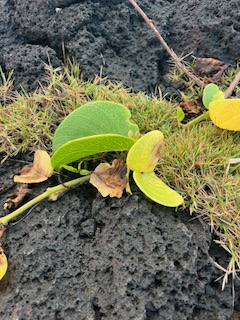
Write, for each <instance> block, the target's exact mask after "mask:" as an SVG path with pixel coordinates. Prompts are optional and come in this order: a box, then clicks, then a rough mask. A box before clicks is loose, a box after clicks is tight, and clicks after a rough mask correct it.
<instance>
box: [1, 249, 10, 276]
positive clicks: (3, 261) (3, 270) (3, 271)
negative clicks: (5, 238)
mask: <svg viewBox="0 0 240 320" xmlns="http://www.w3.org/2000/svg"><path fill="white" fill-rule="evenodd" d="M7 268H8V262H7V257H6V256H5V253H4V251H3V248H2V245H1V244H0V280H1V279H2V278H3V277H4V276H5V274H6V272H7Z"/></svg>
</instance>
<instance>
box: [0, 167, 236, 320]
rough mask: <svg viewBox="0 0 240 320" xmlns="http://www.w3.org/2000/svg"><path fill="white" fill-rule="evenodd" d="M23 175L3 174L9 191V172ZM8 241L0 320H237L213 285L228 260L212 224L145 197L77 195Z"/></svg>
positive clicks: (50, 207)
mask: <svg viewBox="0 0 240 320" xmlns="http://www.w3.org/2000/svg"><path fill="white" fill-rule="evenodd" d="M17 167H19V164H18V163H14V162H11V161H7V162H5V163H4V165H1V167H0V174H1V176H2V183H3V185H6V186H10V185H11V183H12V182H11V177H10V176H9V175H8V174H7V171H8V172H9V171H10V169H11V170H12V172H13V173H14V171H16V170H17ZM49 185H50V182H47V183H45V185H44V186H42V187H41V188H43V189H44V188H46V187H47V186H49ZM33 192H35V193H39V192H40V190H39V187H37V188H34V189H33ZM5 198H6V197H5V196H1V197H0V205H1V206H2V205H3V203H4V199H5ZM2 242H3V245H4V249H5V252H6V254H7V256H8V260H9V270H8V273H7V275H6V276H5V277H4V279H3V280H2V281H1V282H0V300H1V305H0V319H8V320H16V319H18V320H26V319H34V320H35V319H36V320H38V319H39V320H55V319H64V320H74V319H76V320H86V319H89V320H90V319H91V320H118V319H119V320H123V319H126V320H130V319H131V320H133V319H134V320H140V319H142V320H152V319H153V320H161V319H162V320H179V319H180V320H181V319H182V320H185V319H189V320H205V319H214V320H230V319H231V316H232V314H233V305H232V292H231V286H227V287H226V289H225V290H224V291H222V290H221V283H220V282H216V281H215V280H216V279H217V278H218V277H219V275H221V272H220V271H219V270H218V269H216V267H215V265H214V261H216V262H218V263H220V264H221V265H223V264H225V263H226V255H225V254H224V251H223V250H221V249H220V248H219V247H216V246H213V245H212V238H211V233H210V231H209V228H208V227H207V225H206V224H205V223H203V222H202V221H201V220H198V219H195V220H191V221H190V216H189V214H188V213H187V212H183V211H179V212H175V210H174V209H168V208H164V207H161V206H160V205H157V204H153V203H150V202H149V201H146V200H145V199H144V198H143V197H142V196H141V195H134V196H131V197H125V196H124V197H123V198H121V199H110V198H102V197H101V196H100V195H99V194H96V191H95V189H94V188H93V187H91V186H90V185H85V186H80V187H79V188H77V189H75V190H69V191H68V193H66V194H65V195H64V196H62V198H60V199H59V200H58V201H57V202H54V203H48V202H43V203H41V204H40V205H39V206H38V207H37V208H35V209H34V211H33V212H32V213H31V214H30V215H29V216H28V217H27V218H26V219H25V220H24V221H21V222H19V223H18V224H17V225H15V226H12V228H9V229H8V231H7V233H6V234H5V235H4V237H3V239H2ZM214 250H215V252H214ZM213 253H214V256H213V257H212V256H211V255H212V254H213Z"/></svg>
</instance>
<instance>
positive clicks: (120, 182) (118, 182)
mask: <svg viewBox="0 0 240 320" xmlns="http://www.w3.org/2000/svg"><path fill="white" fill-rule="evenodd" d="M126 174H127V168H126V165H125V162H124V161H123V160H121V159H115V160H113V163H112V165H110V164H109V163H100V164H99V165H98V166H97V168H96V169H95V170H94V172H93V173H92V174H91V177H90V181H89V182H90V183H91V184H92V185H93V186H94V187H96V188H97V189H98V191H99V192H100V193H101V195H102V196H103V197H107V196H108V195H109V196H110V197H111V198H112V197H117V198H121V197H122V193H123V190H124V188H125V186H126V183H127V177H126Z"/></svg>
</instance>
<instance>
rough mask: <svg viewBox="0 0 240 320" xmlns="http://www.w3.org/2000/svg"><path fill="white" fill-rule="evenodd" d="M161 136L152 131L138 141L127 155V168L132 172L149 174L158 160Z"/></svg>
mask: <svg viewBox="0 0 240 320" xmlns="http://www.w3.org/2000/svg"><path fill="white" fill-rule="evenodd" d="M163 139H164V137H163V134H162V132H161V131H159V130H153V131H150V132H148V133H147V134H145V135H144V136H142V137H141V138H140V139H138V140H137V141H136V142H135V144H134V145H133V146H132V148H131V149H130V150H129V152H128V155H127V166H128V167H129V168H130V169H131V170H132V171H138V172H151V171H153V170H154V168H155V166H156V164H157V163H158V160H159V155H160V149H161V146H162V145H163Z"/></svg>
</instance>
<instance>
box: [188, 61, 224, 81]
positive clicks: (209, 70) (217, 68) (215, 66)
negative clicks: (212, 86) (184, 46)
mask: <svg viewBox="0 0 240 320" xmlns="http://www.w3.org/2000/svg"><path fill="white" fill-rule="evenodd" d="M227 68H228V65H227V64H225V63H224V62H222V61H220V60H217V59H213V58H199V59H197V60H196V63H195V66H194V70H195V72H196V73H197V74H199V75H201V76H205V77H209V78H210V77H215V78H216V79H215V81H216V80H217V79H219V78H220V77H221V75H222V73H223V71H224V70H225V69H227Z"/></svg>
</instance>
